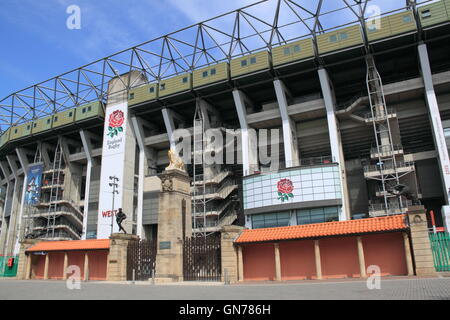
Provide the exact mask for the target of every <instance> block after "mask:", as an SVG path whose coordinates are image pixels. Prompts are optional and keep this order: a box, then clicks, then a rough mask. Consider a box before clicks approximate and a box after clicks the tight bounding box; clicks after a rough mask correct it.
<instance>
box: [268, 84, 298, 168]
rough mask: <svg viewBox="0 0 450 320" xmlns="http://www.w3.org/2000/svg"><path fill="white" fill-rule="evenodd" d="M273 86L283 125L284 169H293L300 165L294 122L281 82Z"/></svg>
mask: <svg viewBox="0 0 450 320" xmlns="http://www.w3.org/2000/svg"><path fill="white" fill-rule="evenodd" d="M273 85H274V87H275V93H276V95H277V101H278V107H279V109H280V115H281V121H282V124H283V142H284V158H285V164H286V168H290V167H295V166H298V165H300V161H299V152H298V142H297V128H296V125H295V121H293V120H292V119H291V117H290V116H289V113H288V102H287V98H286V93H287V92H288V91H287V88H286V87H285V85H284V84H283V82H282V81H281V80H275V81H274V82H273Z"/></svg>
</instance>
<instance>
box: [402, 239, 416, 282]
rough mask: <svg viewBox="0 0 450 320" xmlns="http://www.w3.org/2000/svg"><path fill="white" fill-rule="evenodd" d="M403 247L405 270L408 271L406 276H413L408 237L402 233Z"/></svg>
mask: <svg viewBox="0 0 450 320" xmlns="http://www.w3.org/2000/svg"><path fill="white" fill-rule="evenodd" d="M402 234H403V245H404V248H405V259H406V268H407V270H408V276H413V275H414V268H413V263H412V256H411V245H410V242H409V236H408V233H406V232H403V233H402Z"/></svg>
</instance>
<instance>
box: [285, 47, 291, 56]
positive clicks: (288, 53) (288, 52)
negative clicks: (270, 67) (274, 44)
mask: <svg viewBox="0 0 450 320" xmlns="http://www.w3.org/2000/svg"><path fill="white" fill-rule="evenodd" d="M283 53H284V55H285V56H288V55H290V54H291V48H284V50H283Z"/></svg>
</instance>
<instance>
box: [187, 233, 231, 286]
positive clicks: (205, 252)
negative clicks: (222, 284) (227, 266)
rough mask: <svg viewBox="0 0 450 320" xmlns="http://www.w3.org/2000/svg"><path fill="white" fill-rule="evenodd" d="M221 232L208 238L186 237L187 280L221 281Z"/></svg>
mask: <svg viewBox="0 0 450 320" xmlns="http://www.w3.org/2000/svg"><path fill="white" fill-rule="evenodd" d="M221 275H222V263H221V253H220V233H217V234H211V235H208V236H207V237H206V238H205V237H202V236H199V237H192V238H186V239H185V240H184V242H183V276H184V280H185V281H221Z"/></svg>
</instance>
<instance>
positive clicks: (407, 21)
mask: <svg viewBox="0 0 450 320" xmlns="http://www.w3.org/2000/svg"><path fill="white" fill-rule="evenodd" d="M411 21H412V19H411V16H410V15H407V16H403V22H404V23H410V22H411Z"/></svg>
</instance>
